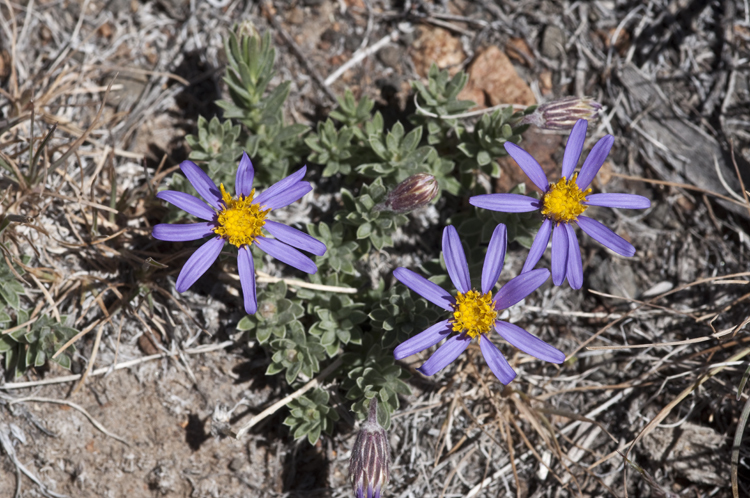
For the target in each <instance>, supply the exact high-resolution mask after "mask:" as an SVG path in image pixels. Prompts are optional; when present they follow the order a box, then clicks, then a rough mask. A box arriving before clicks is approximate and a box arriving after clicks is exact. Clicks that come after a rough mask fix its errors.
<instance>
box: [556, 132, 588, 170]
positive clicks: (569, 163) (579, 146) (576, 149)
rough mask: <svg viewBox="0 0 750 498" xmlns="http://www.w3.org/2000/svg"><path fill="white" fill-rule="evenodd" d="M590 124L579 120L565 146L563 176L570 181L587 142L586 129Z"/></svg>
mask: <svg viewBox="0 0 750 498" xmlns="http://www.w3.org/2000/svg"><path fill="white" fill-rule="evenodd" d="M588 124H589V122H588V121H586V120H585V119H579V120H578V121H576V124H575V125H574V126H573V131H571V132H570V136H569V137H568V143H567V144H565V155H564V156H563V162H562V176H564V177H565V179H566V180H570V177H571V176H572V175H573V172H574V171H575V170H576V165H577V164H578V159H579V158H580V157H581V151H582V150H583V142H584V140H586V128H587V127H588Z"/></svg>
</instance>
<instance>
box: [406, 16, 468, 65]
mask: <svg viewBox="0 0 750 498" xmlns="http://www.w3.org/2000/svg"><path fill="white" fill-rule="evenodd" d="M411 47H412V60H413V61H414V67H415V68H416V70H417V73H419V75H420V76H422V77H426V76H427V73H428V71H429V70H430V66H431V65H432V63H433V62H434V63H435V64H437V66H438V67H439V68H440V69H446V68H452V70H451V74H455V73H456V72H458V65H459V64H461V62H463V60H464V59H465V58H466V55H465V54H464V49H463V47H462V45H461V40H459V39H458V38H456V37H454V36H453V35H451V33H450V31H448V30H447V29H443V28H435V27H420V28H419V35H418V36H417V38H416V39H415V40H414V43H413V44H412V46H411Z"/></svg>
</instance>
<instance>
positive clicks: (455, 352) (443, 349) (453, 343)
mask: <svg viewBox="0 0 750 498" xmlns="http://www.w3.org/2000/svg"><path fill="white" fill-rule="evenodd" d="M470 342H471V338H470V337H468V336H466V335H464V334H461V335H454V336H453V337H451V338H450V339H448V340H447V341H445V344H443V345H442V346H440V347H439V348H438V350H437V351H435V352H434V353H433V355H432V356H430V359H429V360H427V361H426V362H424V365H422V366H421V367H419V368H418V369H417V370H419V371H420V372H422V373H423V374H424V375H426V376H428V377H429V376H430V375H435V374H436V373H437V372H439V371H440V370H442V369H444V368H445V367H447V366H448V365H449V364H450V363H451V362H452V361H453V360H455V359H456V358H458V356H459V355H460V354H461V353H463V352H464V350H465V349H466V348H467V347H468V346H469V343H470Z"/></svg>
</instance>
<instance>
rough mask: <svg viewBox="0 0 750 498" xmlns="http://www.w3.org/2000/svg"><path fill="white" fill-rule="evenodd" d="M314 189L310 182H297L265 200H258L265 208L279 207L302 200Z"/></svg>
mask: <svg viewBox="0 0 750 498" xmlns="http://www.w3.org/2000/svg"><path fill="white" fill-rule="evenodd" d="M311 190H312V185H310V183H309V182H297V183H295V184H294V185H292V186H290V187H289V188H287V189H286V190H284V191H283V192H278V193H276V194H274V195H273V196H271V197H270V198H268V199H267V200H265V201H264V203H260V202H258V204H260V205H261V206H263V208H264V209H278V208H282V207H284V206H288V205H289V204H291V203H293V202H296V201H298V200H300V199H301V198H302V197H303V196H304V195H305V194H307V193H308V192H310V191H311Z"/></svg>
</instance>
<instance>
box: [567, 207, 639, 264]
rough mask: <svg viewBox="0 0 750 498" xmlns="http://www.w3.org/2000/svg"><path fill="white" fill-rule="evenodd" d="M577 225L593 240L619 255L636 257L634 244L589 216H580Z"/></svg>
mask: <svg viewBox="0 0 750 498" xmlns="http://www.w3.org/2000/svg"><path fill="white" fill-rule="evenodd" d="M577 223H578V226H579V227H581V230H583V231H584V232H586V233H587V234H589V235H590V236H591V238H592V239H594V240H595V241H597V242H599V243H600V244H602V245H603V246H605V247H608V248H610V249H612V250H613V251H615V252H616V253H617V254H620V255H621V256H627V257H628V258H630V257H632V256H634V255H635V247H633V244H631V243H630V242H628V241H627V240H625V239H623V238H622V237H620V236H619V235H617V234H616V233H615V232H613V231H612V230H610V229H609V228H607V227H605V226H604V225H602V224H601V223H599V222H598V221H596V220H594V219H591V218H589V217H588V216H579V217H578V221H577Z"/></svg>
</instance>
